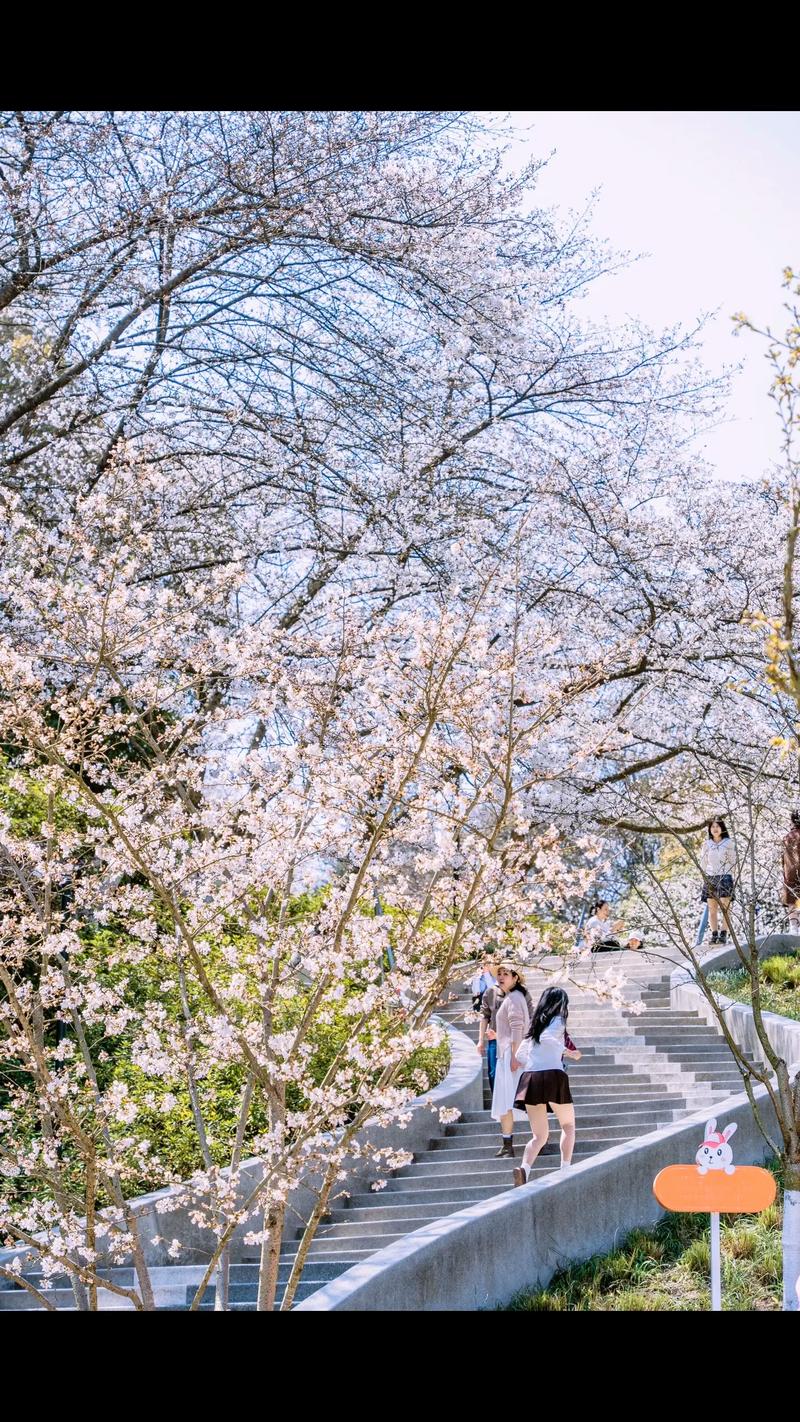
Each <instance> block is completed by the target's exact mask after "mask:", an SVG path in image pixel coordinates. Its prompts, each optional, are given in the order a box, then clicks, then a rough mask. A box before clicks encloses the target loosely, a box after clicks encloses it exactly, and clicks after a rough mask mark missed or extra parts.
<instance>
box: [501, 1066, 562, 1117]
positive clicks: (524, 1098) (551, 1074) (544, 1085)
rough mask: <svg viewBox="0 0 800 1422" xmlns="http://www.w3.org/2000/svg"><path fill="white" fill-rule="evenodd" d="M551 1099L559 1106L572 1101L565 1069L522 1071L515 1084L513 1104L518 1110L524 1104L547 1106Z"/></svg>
mask: <svg viewBox="0 0 800 1422" xmlns="http://www.w3.org/2000/svg"><path fill="white" fill-rule="evenodd" d="M551 1101H555V1102H557V1104H558V1105H559V1106H569V1105H570V1104H571V1103H572V1092H571V1091H570V1089H569V1077H568V1076H567V1073H566V1072H565V1071H524V1072H523V1073H522V1076H521V1077H520V1079H519V1083H518V1085H517V1094H516V1096H515V1097H514V1105H515V1106H516V1107H517V1109H518V1110H523V1109H524V1108H525V1107H526V1106H547V1105H548V1104H549V1103H550V1102H551Z"/></svg>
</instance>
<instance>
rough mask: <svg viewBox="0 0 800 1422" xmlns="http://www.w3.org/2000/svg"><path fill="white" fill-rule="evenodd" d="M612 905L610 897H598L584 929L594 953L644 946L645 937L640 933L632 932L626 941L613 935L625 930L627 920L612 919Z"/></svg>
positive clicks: (586, 940) (585, 937) (587, 941)
mask: <svg viewBox="0 0 800 1422" xmlns="http://www.w3.org/2000/svg"><path fill="white" fill-rule="evenodd" d="M610 915H611V906H610V904H609V902H608V899H598V900H597V903H596V904H595V906H594V908H593V909H592V916H591V918H590V919H588V920H587V923H586V927H585V928H584V930H583V937H584V942H585V943H586V944H587V946H588V947H590V948H591V950H592V952H593V953H611V952H613V951H614V950H619V949H621V948H633V949H636V950H638V949H640V948H644V939H643V938H640V937H639V935H638V933H631V934H630V935H629V936H628V938H627V939H626V940H625V942H624V943H620V941H619V939H618V938H614V937H613V936H612V935H613V934H615V933H622V934H624V932H625V921H624V919H621V918H616V919H614V920H613V922H612V921H611V918H610Z"/></svg>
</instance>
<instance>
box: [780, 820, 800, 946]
mask: <svg viewBox="0 0 800 1422" xmlns="http://www.w3.org/2000/svg"><path fill="white" fill-rule="evenodd" d="M781 868H782V870H783V894H782V896H781V897H782V901H783V904H784V907H785V908H788V910H789V932H790V933H800V810H792V828H791V829H790V830H789V833H788V834H787V835H786V837H785V838H784V841H783V853H782V855H781Z"/></svg>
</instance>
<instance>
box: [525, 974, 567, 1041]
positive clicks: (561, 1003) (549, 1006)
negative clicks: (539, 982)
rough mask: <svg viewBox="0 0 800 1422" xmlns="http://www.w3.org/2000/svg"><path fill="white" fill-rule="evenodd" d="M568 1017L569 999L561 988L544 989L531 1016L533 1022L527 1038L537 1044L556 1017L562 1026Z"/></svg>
mask: <svg viewBox="0 0 800 1422" xmlns="http://www.w3.org/2000/svg"><path fill="white" fill-rule="evenodd" d="M568 1016H569V998H568V997H567V994H566V993H565V991H564V989H563V988H558V987H549V988H545V990H544V992H543V993H542V995H541V997H540V998H539V1001H538V1002H537V1004H536V1009H535V1011H534V1014H533V1021H532V1022H531V1025H530V1028H529V1029H528V1036H529V1037H533V1040H534V1042H538V1041H539V1038H540V1037H541V1035H542V1033H543V1031H544V1029H545V1027H549V1026H550V1023H551V1022H553V1021H554V1020H555V1018H556V1017H560V1018H561V1021H562V1022H563V1023H564V1026H565V1027H566V1025H567V1018H568Z"/></svg>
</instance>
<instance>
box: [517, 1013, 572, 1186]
mask: <svg viewBox="0 0 800 1422" xmlns="http://www.w3.org/2000/svg"><path fill="white" fill-rule="evenodd" d="M568 1016H569V998H568V997H567V994H566V993H565V991H564V989H563V988H559V987H549V988H545V990H544V992H543V993H542V995H541V997H540V998H539V1001H538V1002H537V1004H536V1007H535V1009H534V1013H533V1020H532V1021H531V1025H530V1027H529V1029H528V1032H527V1034H526V1036H525V1038H524V1040H523V1041H522V1042H521V1043H520V1045H519V1048H518V1049H517V1053H516V1056H517V1060H518V1061H519V1062H521V1063H522V1075H521V1076H520V1078H519V1082H518V1084H517V1090H516V1094H515V1097H514V1105H515V1106H516V1107H524V1108H525V1110H526V1111H527V1113H528V1120H529V1121H530V1123H531V1135H532V1138H531V1140H530V1141H529V1142H528V1144H527V1145H526V1147H525V1151H524V1153H523V1156H522V1165H521V1166H516V1167H515V1168H514V1184H515V1185H525V1184H526V1183H527V1181H528V1179H529V1177H530V1172H531V1168H532V1166H533V1164H534V1161H535V1160H536V1157H537V1156H538V1154H539V1152H540V1150H541V1149H542V1147H543V1145H544V1144H545V1141H546V1140H547V1137H548V1134H549V1127H548V1122H547V1113H548V1111H553V1112H554V1113H555V1116H556V1118H557V1120H558V1124H559V1125H560V1127H561V1168H562V1170H564V1169H565V1168H566V1167H567V1166H569V1165H571V1164H572V1152H573V1150H574V1148H575V1107H574V1106H573V1104H572V1092H571V1091H570V1088H569V1077H568V1076H567V1073H566V1071H565V1070H564V1057H569V1058H570V1059H571V1060H572V1061H576V1062H579V1061H580V1059H581V1053H580V1051H579V1050H578V1048H577V1047H576V1046H575V1043H574V1042H573V1041H572V1039H571V1037H569V1036H568V1034H567V1017H568Z"/></svg>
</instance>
